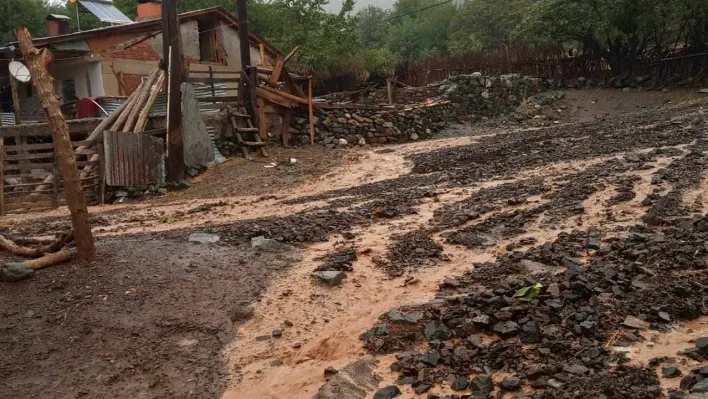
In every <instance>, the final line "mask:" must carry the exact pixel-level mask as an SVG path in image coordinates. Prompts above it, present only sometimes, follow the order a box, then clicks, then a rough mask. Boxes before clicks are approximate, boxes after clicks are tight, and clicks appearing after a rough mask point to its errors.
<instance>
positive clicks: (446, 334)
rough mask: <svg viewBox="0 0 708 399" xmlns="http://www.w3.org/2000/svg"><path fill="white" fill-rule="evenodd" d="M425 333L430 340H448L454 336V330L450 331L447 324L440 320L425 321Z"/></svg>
mask: <svg viewBox="0 0 708 399" xmlns="http://www.w3.org/2000/svg"><path fill="white" fill-rule="evenodd" d="M423 334H424V335H425V338H427V339H428V340H429V341H432V340H436V339H439V340H446V339H449V338H450V337H451V336H452V331H450V329H449V328H447V326H446V325H444V324H442V323H440V322H438V321H431V322H428V323H425V326H423Z"/></svg>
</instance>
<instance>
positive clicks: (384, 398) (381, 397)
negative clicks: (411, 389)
mask: <svg viewBox="0 0 708 399" xmlns="http://www.w3.org/2000/svg"><path fill="white" fill-rule="evenodd" d="M400 395H401V390H400V389H398V387H397V386H395V385H389V386H387V387H385V388H382V389H379V390H378V391H376V393H375V394H374V399H393V398H395V397H398V396H400Z"/></svg>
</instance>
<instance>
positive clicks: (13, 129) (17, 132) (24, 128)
mask: <svg viewBox="0 0 708 399" xmlns="http://www.w3.org/2000/svg"><path fill="white" fill-rule="evenodd" d="M102 120H103V119H102V118H85V119H73V120H70V121H67V124H68V125H69V133H70V134H79V133H90V132H92V131H93V130H94V129H95V128H96V127H97V126H98V125H99V124H100V123H101V121H102ZM14 136H19V137H27V136H43V137H52V133H51V129H50V128H49V125H48V124H46V123H25V124H22V125H15V126H3V127H0V137H14Z"/></svg>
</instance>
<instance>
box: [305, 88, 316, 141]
mask: <svg viewBox="0 0 708 399" xmlns="http://www.w3.org/2000/svg"><path fill="white" fill-rule="evenodd" d="M307 115H308V117H309V119H310V145H315V111H314V107H313V105H312V76H310V78H309V79H308V80H307Z"/></svg>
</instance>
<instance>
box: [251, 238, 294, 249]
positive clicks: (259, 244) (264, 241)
mask: <svg viewBox="0 0 708 399" xmlns="http://www.w3.org/2000/svg"><path fill="white" fill-rule="evenodd" d="M251 247H252V248H254V249H258V250H261V251H266V252H283V251H288V250H290V249H292V247H291V246H289V245H286V244H283V243H282V242H279V241H277V240H273V239H270V238H265V237H263V236H258V237H253V238H251Z"/></svg>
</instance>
